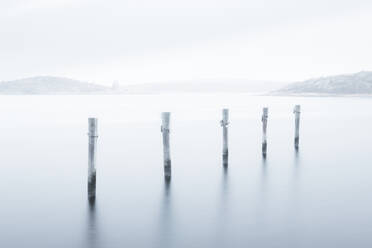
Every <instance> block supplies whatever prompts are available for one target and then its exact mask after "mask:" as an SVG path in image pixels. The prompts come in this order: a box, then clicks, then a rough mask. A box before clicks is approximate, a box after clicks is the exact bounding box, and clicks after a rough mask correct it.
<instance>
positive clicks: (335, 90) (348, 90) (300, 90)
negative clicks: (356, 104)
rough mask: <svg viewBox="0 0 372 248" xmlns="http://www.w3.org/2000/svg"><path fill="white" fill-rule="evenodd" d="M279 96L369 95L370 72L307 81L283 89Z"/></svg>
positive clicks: (371, 87) (370, 92) (370, 86)
mask: <svg viewBox="0 0 372 248" xmlns="http://www.w3.org/2000/svg"><path fill="white" fill-rule="evenodd" d="M273 94H279V95H371V94H372V72H369V71H362V72H358V73H355V74H345V75H337V76H329V77H320V78H314V79H309V80H306V81H302V82H296V83H293V84H290V85H287V86H285V87H283V88H282V89H280V90H278V91H274V92H273Z"/></svg>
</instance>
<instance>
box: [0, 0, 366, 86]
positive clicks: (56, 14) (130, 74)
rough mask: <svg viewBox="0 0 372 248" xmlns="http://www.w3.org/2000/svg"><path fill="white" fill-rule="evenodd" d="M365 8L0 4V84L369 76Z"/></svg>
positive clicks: (166, 2)
mask: <svg viewBox="0 0 372 248" xmlns="http://www.w3.org/2000/svg"><path fill="white" fill-rule="evenodd" d="M371 13H372V1H371V0H353V1H351V0H306V1H305V0H224V1H222V0H213V1H212V0H184V1H178V0H105V1H102V0H101V1H98V0H29V1H27V0H1V1H0V81H1V80H12V79H17V78H23V77H30V76H37V75H53V76H66V77H71V78H76V79H80V80H88V81H94V82H97V83H111V82H112V81H113V80H119V81H120V82H122V83H140V82H157V81H173V80H175V81H179V80H192V79H211V78H218V79H221V78H224V79H227V78H246V79H249V80H270V81H296V80H303V79H307V78H309V77H317V76H325V75H332V74H339V73H351V72H357V71H361V70H372V32H371V26H372V15H371Z"/></svg>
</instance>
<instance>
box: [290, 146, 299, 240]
mask: <svg viewBox="0 0 372 248" xmlns="http://www.w3.org/2000/svg"><path fill="white" fill-rule="evenodd" d="M300 172H301V157H300V152H299V150H298V149H296V150H295V153H294V156H293V165H292V173H293V174H292V180H291V183H290V188H289V189H290V191H289V193H290V201H289V202H288V204H289V206H288V213H287V215H288V225H289V226H288V228H289V230H288V231H289V232H290V233H292V234H293V235H291V238H290V239H288V241H290V242H291V243H290V244H291V246H293V247H298V246H300V237H301V228H300V227H301V226H302V225H301V223H300V219H301V204H300V194H301V193H300V192H301V189H300V186H301V185H300V184H301V180H300Z"/></svg>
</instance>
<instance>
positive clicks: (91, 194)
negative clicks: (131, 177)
mask: <svg viewBox="0 0 372 248" xmlns="http://www.w3.org/2000/svg"><path fill="white" fill-rule="evenodd" d="M88 130H89V132H88V142H89V145H88V198H89V200H93V199H95V197H96V151H97V138H98V133H97V118H89V119H88Z"/></svg>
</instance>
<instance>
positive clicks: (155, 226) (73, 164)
mask: <svg viewBox="0 0 372 248" xmlns="http://www.w3.org/2000/svg"><path fill="white" fill-rule="evenodd" d="M295 104H300V105H301V111H302V112H301V126H300V149H299V151H298V152H295V149H294V146H293V138H294V115H293V113H292V111H293V107H294V105H295ZM263 107H268V108H269V113H268V129H267V135H268V151H267V159H266V160H263V159H262V155H261V138H262V126H261V125H262V124H261V114H262V108H263ZM222 108H229V109H230V125H229V164H228V168H224V167H223V166H222V128H221V126H220V124H219V121H220V120H221V109H222ZM371 108H372V99H371V98H357V97H355V98H341V97H339V98H337V97H334V98H331V97H329V98H327V97H318V98H316V97H303V98H301V97H260V96H250V95H247V94H208V95H204V94H199V95H188V94H179V95H141V96H139V95H131V96H2V97H1V98H0V112H1V115H0V137H1V138H0V169H1V172H0V195H1V196H2V199H1V204H0V219H1V222H0V230H1V234H0V247H249V246H251V247H309V248H310V247H371V245H372V238H371V235H370V233H371V231H372V210H371V209H372V200H371V197H372V191H371V188H372V180H371V178H372V167H371V166H370V164H371V163H372V162H371V161H372V153H371V152H370V150H371V146H370V143H371V140H372V133H371V132H370V130H371V128H370V127H371V126H372V118H371V117H372V116H371V111H370V110H371ZM162 111H170V112H172V115H171V127H170V128H171V132H170V136H171V137H170V138H171V158H172V180H171V182H170V183H166V182H164V175H163V164H162V159H163V158H162V155H163V153H162V139H161V132H160V124H161V119H160V113H161V112H162ZM88 117H97V118H98V135H99V138H98V147H97V153H98V154H97V198H96V201H95V203H91V204H89V203H88V200H87V192H86V184H87V158H88V154H87V152H88V137H87V132H88V130H87V129H88V123H87V118H88Z"/></svg>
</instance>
